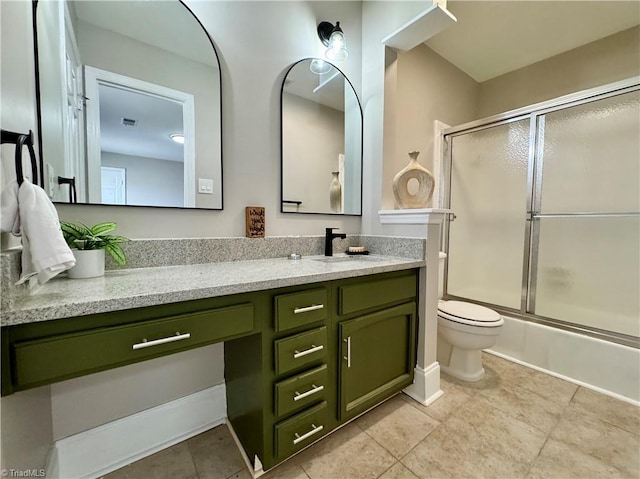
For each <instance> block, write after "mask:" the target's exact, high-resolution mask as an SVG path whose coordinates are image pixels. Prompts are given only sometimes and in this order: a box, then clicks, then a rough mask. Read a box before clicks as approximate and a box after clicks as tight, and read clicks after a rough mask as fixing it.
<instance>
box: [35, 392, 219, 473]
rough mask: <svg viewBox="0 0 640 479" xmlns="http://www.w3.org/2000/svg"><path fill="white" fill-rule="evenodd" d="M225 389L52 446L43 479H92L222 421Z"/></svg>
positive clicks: (109, 424) (154, 409) (167, 405)
mask: <svg viewBox="0 0 640 479" xmlns="http://www.w3.org/2000/svg"><path fill="white" fill-rule="evenodd" d="M226 416H227V403H226V395H225V385H224V384H219V385H217V386H213V387H211V388H208V389H205V390H203V391H199V392H197V393H194V394H191V395H189V396H186V397H183V398H180V399H176V400H175V401H171V402H168V403H166V404H161V405H160V406H156V407H154V408H151V409H147V410H146V411H142V412H139V413H137V414H133V415H131V416H127V417H124V418H122V419H118V420H116V421H113V422H110V423H107V424H104V425H102V426H98V427H96V428H93V429H89V430H88V431H84V432H81V433H78V434H75V435H73V436H70V437H67V438H64V439H61V440H59V441H56V443H55V444H54V447H53V448H52V451H51V455H50V458H49V461H48V467H47V477H48V478H52V479H55V478H64V479H80V478H86V479H93V478H98V477H100V476H102V475H104V474H107V473H109V472H112V471H115V470H116V469H119V468H121V467H123V466H126V465H127V464H131V463H132V462H134V461H137V460H139V459H142V458H143V457H146V456H149V455H151V454H154V453H156V452H158V451H160V450H162V449H165V448H167V447H169V446H172V445H174V444H177V443H179V442H181V441H184V440H185V439H188V438H190V437H193V436H196V435H197V434H200V433H201V432H204V431H206V430H208V429H211V428H213V427H215V426H217V425H219V424H224V423H225V422H226Z"/></svg>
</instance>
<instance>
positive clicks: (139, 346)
mask: <svg viewBox="0 0 640 479" xmlns="http://www.w3.org/2000/svg"><path fill="white" fill-rule="evenodd" d="M190 337H191V333H184V334H180V333H178V332H177V333H176V335H175V336H169V337H167V338H161V339H154V340H153V341H147V340H146V339H143V340H142V342H141V343H136V344H134V345H133V349H142V348H150V347H151V346H158V345H159V344H165V343H173V342H174V341H182V340H183V339H189V338H190Z"/></svg>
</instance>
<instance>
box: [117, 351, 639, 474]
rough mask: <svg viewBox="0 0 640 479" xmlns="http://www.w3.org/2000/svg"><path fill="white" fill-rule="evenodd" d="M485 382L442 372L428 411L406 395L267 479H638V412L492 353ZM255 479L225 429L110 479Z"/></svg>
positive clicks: (487, 359)
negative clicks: (438, 389)
mask: <svg viewBox="0 0 640 479" xmlns="http://www.w3.org/2000/svg"><path fill="white" fill-rule="evenodd" d="M483 363H484V367H485V370H486V375H485V377H484V378H483V379H482V380H481V381H476V382H474V383H466V382H463V381H459V380H457V379H455V378H452V377H449V376H447V375H446V374H442V377H441V388H442V390H443V391H444V393H445V394H444V395H443V396H442V397H441V398H439V399H438V400H436V401H435V402H434V403H433V404H431V405H429V406H423V405H421V404H419V403H417V402H416V401H413V400H412V399H411V398H409V397H408V396H405V395H403V394H400V395H398V396H396V397H394V398H392V399H390V400H389V401H386V402H385V403H383V404H381V405H380V406H378V407H376V408H375V409H373V410H371V411H369V412H368V413H367V414H365V415H363V416H361V417H360V418H358V419H357V420H356V421H354V422H352V423H351V424H348V425H346V426H344V427H343V428H340V429H338V430H337V431H335V432H334V433H333V434H331V435H330V436H328V437H326V438H324V439H323V440H322V441H320V442H318V443H316V444H314V445H313V446H311V447H310V448H308V449H306V450H305V451H303V452H301V453H300V454H299V455H297V456H294V457H292V458H291V459H290V460H288V461H286V462H285V463H283V464H281V465H280V466H277V467H275V468H273V469H272V470H270V471H269V472H267V474H265V476H263V477H264V479H378V478H380V479H416V478H437V479H448V478H452V479H465V478H469V479H479V478H487V479H503V478H504V479H507V478H508V479H518V478H522V479H525V478H527V479H542V478H544V479H553V478H558V479H571V478H579V479H595V478H599V477H603V478H607V479H609V478H618V477H621V478H628V479H639V478H640V408H638V407H636V406H633V405H631V404H629V403H625V402H623V401H619V400H616V399H614V398H611V397H609V396H605V395H603V394H600V393H596V392H594V391H591V390H588V389H585V388H583V387H577V386H575V385H573V384H571V383H568V382H566V381H563V380H561V379H558V378H555V377H552V376H549V375H546V374H544V373H541V372H539V371H535V370H532V369H529V368H526V367H524V366H522V365H519V364H516V363H513V362H509V361H507V360H504V359H502V358H500V357H497V356H493V355H490V354H487V353H484V354H483ZM165 478H172V479H174V478H175V479H214V478H218V479H251V474H250V473H249V471H248V470H247V468H246V466H245V464H244V461H243V460H242V457H241V455H240V452H239V451H238V449H237V446H236V445H235V443H234V441H233V440H232V438H231V434H230V433H229V430H228V428H227V427H226V426H219V427H216V428H214V429H212V430H210V431H207V432H205V433H203V434H200V435H198V436H195V437H193V438H191V439H189V440H187V441H184V442H182V443H180V444H177V445H175V446H173V447H170V448H168V449H166V450H164V451H161V452H159V453H157V454H154V455H152V456H149V457H147V458H145V459H142V460H140V461H137V462H136V463H134V464H131V465H129V466H126V467H124V468H122V469H120V470H118V471H115V472H113V473H111V474H109V475H107V476H105V479H165Z"/></svg>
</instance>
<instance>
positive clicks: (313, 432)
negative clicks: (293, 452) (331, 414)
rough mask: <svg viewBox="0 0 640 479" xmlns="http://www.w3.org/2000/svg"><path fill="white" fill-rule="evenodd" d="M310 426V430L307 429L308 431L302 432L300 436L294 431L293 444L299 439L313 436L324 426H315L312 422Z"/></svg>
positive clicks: (302, 439)
mask: <svg viewBox="0 0 640 479" xmlns="http://www.w3.org/2000/svg"><path fill="white" fill-rule="evenodd" d="M311 427H312V428H313V429H311V431H309V432H308V433H306V434H303V435H302V436H301V435H300V434H298V433H297V432H296V434H295V436H296V438H295V439H294V440H293V444H294V445H295V444H298V443H299V442H300V441H304V440H305V439H307V438H309V437H311V436H313V435H314V434H318V433H319V432H320V431H322V430H323V429H324V426H316V425H315V424H312V425H311Z"/></svg>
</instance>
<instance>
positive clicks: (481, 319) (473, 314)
mask: <svg viewBox="0 0 640 479" xmlns="http://www.w3.org/2000/svg"><path fill="white" fill-rule="evenodd" d="M438 312H439V313H441V314H442V313H444V314H442V316H444V317H447V318H449V319H452V320H453V321H456V320H463V321H475V322H478V323H495V322H498V321H501V320H502V318H501V317H500V315H499V314H498V313H497V312H495V311H494V310H493V309H489V308H485V307H484V306H480V305H478V304H473V303H466V302H464V301H441V302H440V303H439V304H438Z"/></svg>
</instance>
